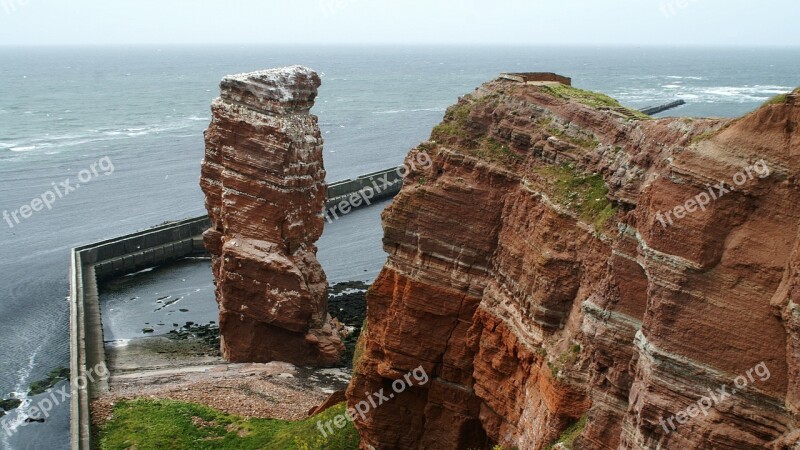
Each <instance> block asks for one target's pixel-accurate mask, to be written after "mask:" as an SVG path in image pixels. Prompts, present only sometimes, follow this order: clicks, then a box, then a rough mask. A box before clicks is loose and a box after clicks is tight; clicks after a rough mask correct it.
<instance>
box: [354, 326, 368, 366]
mask: <svg viewBox="0 0 800 450" xmlns="http://www.w3.org/2000/svg"><path fill="white" fill-rule="evenodd" d="M366 335H367V319H364V325H362V326H361V334H359V336H358V341H356V347H355V349H354V350H353V372H356V371H357V370H358V364H359V363H360V362H361V358H362V357H363V356H364V351H365V350H366V349H367V338H366Z"/></svg>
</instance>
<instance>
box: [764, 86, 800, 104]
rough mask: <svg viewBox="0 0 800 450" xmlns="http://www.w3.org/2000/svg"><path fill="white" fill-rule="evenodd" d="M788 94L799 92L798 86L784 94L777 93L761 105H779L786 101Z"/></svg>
mask: <svg viewBox="0 0 800 450" xmlns="http://www.w3.org/2000/svg"><path fill="white" fill-rule="evenodd" d="M790 94H794V95H797V94H800V87H799V88H797V89H795V90H793V91H792V92H787V93H785V94H778V95H776V96H775V97H772V98H771V99H769V100H767V101H766V102H764V104H763V105H761V106H762V107H763V106H769V105H781V104H783V103H786V101H787V100H789V95H790Z"/></svg>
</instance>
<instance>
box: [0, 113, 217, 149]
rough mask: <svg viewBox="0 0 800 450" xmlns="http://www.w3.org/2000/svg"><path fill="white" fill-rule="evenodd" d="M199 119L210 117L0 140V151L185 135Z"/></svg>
mask: <svg viewBox="0 0 800 450" xmlns="http://www.w3.org/2000/svg"><path fill="white" fill-rule="evenodd" d="M200 120H203V121H206V120H210V119H207V118H200V117H197V116H190V117H186V118H184V119H181V120H178V121H174V122H169V123H159V124H152V125H141V126H126V127H120V128H100V129H87V130H83V131H81V132H78V133H76V132H70V133H65V134H61V135H55V136H44V137H36V138H31V139H22V140H19V141H16V142H0V151H2V150H9V151H11V152H14V153H25V152H32V151H40V150H47V151H48V152H52V151H53V150H54V149H60V148H65V147H74V146H78V145H84V144H90V143H95V142H102V141H115V140H120V139H130V138H137V137H142V136H149V135H153V134H161V133H172V132H177V131H181V130H184V133H183V134H182V136H187V134H186V131H185V130H188V129H191V128H195V127H197V125H196V124H195V122H199V121H200ZM48 154H52V153H48Z"/></svg>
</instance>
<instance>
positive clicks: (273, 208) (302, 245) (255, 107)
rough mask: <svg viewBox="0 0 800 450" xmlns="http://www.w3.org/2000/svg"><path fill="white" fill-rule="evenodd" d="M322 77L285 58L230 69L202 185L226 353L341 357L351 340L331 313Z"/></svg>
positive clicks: (246, 358) (312, 359) (320, 360)
mask: <svg viewBox="0 0 800 450" xmlns="http://www.w3.org/2000/svg"><path fill="white" fill-rule="evenodd" d="M319 86H320V78H319V76H317V74H316V73H314V72H313V71H311V70H310V69H307V68H305V67H299V66H295V67H287V68H282V69H274V70H266V71H261V72H253V73H247V74H241V75H232V76H228V77H226V78H224V79H223V80H222V83H221V86H220V87H221V96H220V98H218V99H216V100H215V101H214V102H213V104H212V107H211V109H212V113H213V114H212V121H211V125H210V126H209V128H208V130H206V135H205V138H206V154H205V159H204V160H203V165H202V176H201V181H200V184H201V187H202V189H203V192H204V193H205V195H206V209H207V210H208V212H209V214H210V216H211V220H212V228H211V229H210V230H208V231H207V232H206V233H205V235H204V239H205V244H206V247H207V248H208V249H209V251H210V252H211V255H212V258H213V264H212V267H213V272H214V277H215V280H216V294H217V302H218V303H219V307H220V334H221V336H222V353H223V357H224V358H225V359H227V360H229V361H231V362H269V361H284V362H290V363H294V364H312V365H332V364H335V363H336V362H337V361H338V359H339V355H340V353H341V352H342V351H343V349H344V347H343V345H342V343H341V340H340V338H339V336H338V334H337V332H336V331H335V330H334V329H333V328H332V327H331V324H330V317H329V315H328V313H327V310H326V306H327V303H326V302H327V280H326V278H325V273H324V272H323V270H322V267H321V266H320V264H319V262H318V261H317V258H316V251H317V249H316V247H315V245H314V243H315V242H316V241H317V240H318V239H319V237H320V235H321V234H322V228H323V217H322V210H323V206H324V202H325V194H326V187H325V182H324V181H325V169H324V167H323V162H322V137H321V135H320V130H319V126H318V125H317V117H316V116H313V115H311V114H309V110H310V109H311V107H312V106H313V104H314V99H315V98H316V95H317V89H318V88H319Z"/></svg>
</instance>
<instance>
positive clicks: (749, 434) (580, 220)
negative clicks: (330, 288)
mask: <svg viewBox="0 0 800 450" xmlns="http://www.w3.org/2000/svg"><path fill="white" fill-rule="evenodd" d="M798 122H800V100H798V91H795V93H794V94H791V95H788V96H786V97H785V98H781V99H778V100H777V101H776V102H774V104H771V105H765V106H764V107H762V108H760V109H758V110H757V111H755V112H753V113H752V114H749V115H747V116H746V117H744V118H741V119H738V120H728V119H673V118H669V119H659V120H654V119H648V118H646V117H642V116H641V115H640V114H638V113H636V112H634V111H630V110H626V109H625V108H622V107H620V106H619V105H618V104H617V103H616V102H615V101H613V100H611V99H609V98H607V97H605V96H600V95H597V94H593V93H588V92H584V91H579V90H575V89H572V88H566V87H558V86H526V85H523V84H519V83H515V82H513V81H509V80H497V81H493V82H489V83H487V84H485V85H483V86H482V87H480V88H479V89H477V90H476V91H475V92H474V93H472V94H470V95H468V96H466V97H464V98H462V99H461V100H459V102H458V104H457V105H455V106H454V107H452V108H450V109H449V110H448V113H447V115H446V117H445V120H444V122H443V123H442V124H441V125H439V126H438V127H436V128H435V129H434V132H433V135H432V137H431V141H430V142H426V143H423V144H422V145H420V146H419V147H418V148H416V149H414V150H412V153H411V154H410V155H409V158H412V157H413V155H414V154H415V153H416V152H427V153H429V154H430V156H431V157H432V159H433V161H434V164H433V165H432V166H431V167H429V168H427V169H425V170H418V171H415V172H412V173H410V174H409V176H408V177H407V178H406V182H405V184H404V186H403V190H402V192H401V193H400V195H399V196H398V197H396V198H395V200H394V202H393V203H392V205H391V206H390V207H389V209H388V210H387V211H386V212H385V213H384V217H383V224H384V230H385V236H384V248H385V249H386V251H387V252H388V253H389V260H388V262H387V264H386V266H385V267H384V269H383V271H382V273H381V274H380V276H379V277H378V279H377V280H376V281H375V283H374V285H373V286H372V289H371V290H370V292H369V294H368V311H367V319H368V326H367V329H366V330H365V331H364V332H363V334H362V339H363V342H362V345H363V347H364V352H363V356H361V358H360V360H359V361H358V364H357V367H356V373H355V376H354V379H353V381H352V383H351V385H350V388H349V391H348V398H349V401H350V404H351V406H354V405H356V404H357V403H358V402H360V401H362V400H364V399H365V398H366V395H365V393H372V392H378V391H379V390H380V389H384V392H391V383H392V381H393V380H398V379H401V378H402V377H403V375H404V374H406V373H407V372H409V371H411V370H413V369H414V368H416V367H418V366H420V365H421V366H422V367H424V369H425V370H426V372H427V373H428V374H429V375H430V376H431V381H430V382H429V383H427V384H426V385H424V386H415V387H413V388H411V389H408V390H406V391H405V392H403V393H402V394H399V395H397V396H395V398H393V399H392V400H391V401H388V402H386V403H385V404H382V405H380V406H379V407H377V408H374V409H372V410H371V411H370V412H369V414H367V415H366V418H365V419H358V420H357V421H356V424H357V427H358V429H359V431H360V433H361V435H362V447H363V448H370V446H373V447H374V448H376V449H381V450H382V449H417V448H421V449H466V448H491V446H492V445H494V444H501V445H502V446H503V447H504V448H506V449H511V448H519V449H525V450H538V449H544V448H548V447H549V446H550V445H551V444H553V443H556V442H558V441H559V439H560V437H561V436H562V434H563V433H564V432H565V430H567V429H569V428H571V430H570V431H571V432H572V434H573V435H575V434H577V435H579V437H578V439H577V442H576V443H575V446H574V448H579V449H617V448H620V449H680V450H683V449H731V450H733V449H761V448H773V449H797V448H800V443H799V442H800V436H799V434H800V433H799V432H798V428H799V427H800V422H799V421H798V409H799V408H800V307H798V306H797V305H798V298H800V226H798V224H799V221H800V180H798V174H800V131H798ZM746 171H749V172H746ZM740 173H748V174H749V175H748V176H747V177H748V179H747V182H745V183H743V184H742V185H737V184H736V181H735V180H736V179H737V178H735V177H736V176H737V174H740ZM751 175H752V176H751ZM720 182H724V183H725V185H724V186H727V189H729V190H730V192H727V193H723V195H722V196H719V197H718V198H716V200H712V201H710V202H709V203H708V204H707V205H703V208H702V209H701V208H699V207H698V205H697V203H696V202H695V204H694V206H693V207H692V206H691V205H690V204H688V203H685V202H687V200H691V199H695V198H698V197H697V195H698V194H700V193H702V192H710V191H708V189H709V187H710V186H717V185H718V184H719V183H720ZM724 186H723V187H724ZM731 188H732V189H731ZM714 189H715V190H714V192H715V196H717V195H719V192H718V191H717V190H716V188H714ZM700 198H701V199H704V197H700ZM681 205H683V206H688V207H689V208H692V210H693V212H686V211H685V210H684V211H683V212H680V211H678V214H676V213H675V211H676V210H675V208H676V207H677V206H681ZM666 212H672V215H671V216H669V220H667V219H666V218H665V217H666V216H665V213H666ZM678 215H679V216H681V217H680V218H679V217H677V216H678ZM662 220H663V222H664V223H662ZM670 220H671V223H670ZM762 364H763V365H762ZM756 367H759V369H757V371H755V372H754V369H755V368H756ZM764 367H766V368H767V369H768V372H769V374H768V375H767V374H766V372H765V371H764V369H763V368H764ZM740 376H749V378H748V379H747V383H746V384H747V386H746V387H743V388H738V389H737V386H736V385H735V380H736V379H737V377H740ZM740 380H741V379H740ZM723 386H727V388H726V389H727V392H730V393H731V395H730V396H729V397H724V398H722V396H718V401H715V402H714V404H713V405H712V406H711V407H710V408H708V409H707V410H706V412H705V413H699V414H694V417H692V418H689V419H688V420H686V421H685V423H682V422H683V421H681V422H680V423H679V421H678V420H677V419H675V417H676V416H677V415H678V413H681V412H683V411H686V410H687V408H689V407H691V406H692V405H696V402H698V401H700V400H702V399H703V397H705V396H709V395H710V392H709V391H714V392H716V391H717V390H718V389H720V388H722V387H723ZM734 390H735V391H736V392H735V393H734V392H732V391H734ZM691 412H696V411H695V410H691ZM678 417H680V418H681V419H683V418H684V416H682V415H681V416H678ZM670 418H672V419H673V421H672V424H674V425H675V427H674V429H673V428H672V427H671V426H670V422H668V419H670ZM581 419H583V420H581ZM574 424H577V426H573V425H574ZM584 424H585V425H584Z"/></svg>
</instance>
